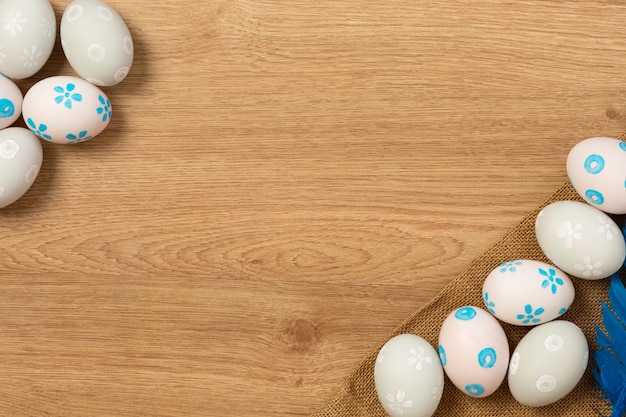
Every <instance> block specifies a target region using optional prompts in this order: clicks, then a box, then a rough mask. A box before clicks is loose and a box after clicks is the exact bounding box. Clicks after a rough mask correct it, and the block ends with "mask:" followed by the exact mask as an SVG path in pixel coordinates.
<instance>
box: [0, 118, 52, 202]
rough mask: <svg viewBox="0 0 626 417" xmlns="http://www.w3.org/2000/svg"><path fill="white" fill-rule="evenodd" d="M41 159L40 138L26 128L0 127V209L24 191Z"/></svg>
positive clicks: (15, 199) (35, 175)
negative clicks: (0, 128)
mask: <svg viewBox="0 0 626 417" xmlns="http://www.w3.org/2000/svg"><path fill="white" fill-rule="evenodd" d="M42 161H43V150H42V147H41V141H40V140H39V139H37V137H36V136H35V135H33V134H32V133H31V132H30V131H28V129H24V128H21V127H9V128H6V129H3V130H0V208H3V207H6V206H8V205H9V204H12V203H14V202H16V201H17V200H18V199H19V198H20V197H22V196H23V195H24V194H25V193H26V191H28V189H29V188H30V187H31V185H33V183H34V182H35V179H36V178H37V175H38V174H39V169H40V168H41V163H42Z"/></svg>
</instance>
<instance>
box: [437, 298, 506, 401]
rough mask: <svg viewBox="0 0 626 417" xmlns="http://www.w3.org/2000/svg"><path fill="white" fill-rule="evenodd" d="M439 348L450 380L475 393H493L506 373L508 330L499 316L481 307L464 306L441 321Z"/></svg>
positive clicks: (483, 395) (461, 388) (480, 395)
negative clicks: (506, 332) (502, 324)
mask: <svg viewBox="0 0 626 417" xmlns="http://www.w3.org/2000/svg"><path fill="white" fill-rule="evenodd" d="M438 350H439V357H440V360H441V364H442V365H443V369H444V371H445V373H446V375H447V376H448V378H450V381H452V383H453V384H454V385H455V386H456V387H457V388H458V389H459V390H461V391H462V392H464V393H465V394H467V395H469V396H471V397H476V398H482V397H487V396H489V395H491V394H493V393H494V392H495V391H496V390H497V389H498V387H500V385H501V384H502V381H503V380H504V377H505V376H506V371H507V367H508V365H509V343H508V340H507V337H506V334H505V333H504V329H503V328H502V326H501V325H500V323H499V322H498V320H496V319H495V318H494V317H493V316H492V315H491V314H489V313H488V312H487V311H485V310H483V309H481V308H478V307H474V306H464V307H461V308H458V309H456V310H455V311H453V312H452V313H450V314H449V315H448V317H447V318H446V319H445V320H444V322H443V324H442V325H441V329H440V332H439V346H438Z"/></svg>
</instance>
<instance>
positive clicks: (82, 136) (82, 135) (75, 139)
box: [65, 130, 91, 144]
mask: <svg viewBox="0 0 626 417" xmlns="http://www.w3.org/2000/svg"><path fill="white" fill-rule="evenodd" d="M65 138H66V139H67V140H70V141H71V142H68V143H72V144H73V143H79V142H84V141H86V140H89V139H91V136H88V135H87V131H86V130H81V131H80V132H79V133H78V135H75V134H73V133H68V134H67V135H65Z"/></svg>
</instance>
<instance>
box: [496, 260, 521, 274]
mask: <svg viewBox="0 0 626 417" xmlns="http://www.w3.org/2000/svg"><path fill="white" fill-rule="evenodd" d="M521 264H522V261H511V262H505V263H503V264H502V265H500V267H501V268H500V272H501V273H503V274H504V273H506V272H507V271H509V272H515V271H517V267H518V266H520V265H521Z"/></svg>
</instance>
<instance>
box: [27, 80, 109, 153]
mask: <svg viewBox="0 0 626 417" xmlns="http://www.w3.org/2000/svg"><path fill="white" fill-rule="evenodd" d="M111 114H112V113H111V102H110V101H109V98H108V97H107V96H106V94H104V93H103V92H102V90H100V89H99V88H98V87H96V86H95V85H93V84H91V83H88V82H87V81H85V80H82V79H80V78H77V77H69V76H55V77H50V78H45V79H43V80H41V81H39V82H38V83H36V84H35V85H33V86H32V87H31V88H30V90H28V92H27V93H26V95H25V96H24V102H23V105H22V117H23V118H24V121H25V122H26V125H27V126H28V128H29V129H30V130H31V131H33V133H35V134H36V135H37V136H39V137H40V138H42V139H44V140H47V141H50V142H54V143H62V144H74V143H78V142H84V141H86V140H89V139H91V138H93V137H95V136H96V135H98V134H99V133H101V132H102V131H103V130H104V129H105V128H106V127H107V125H108V124H109V121H110V120H111Z"/></svg>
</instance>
